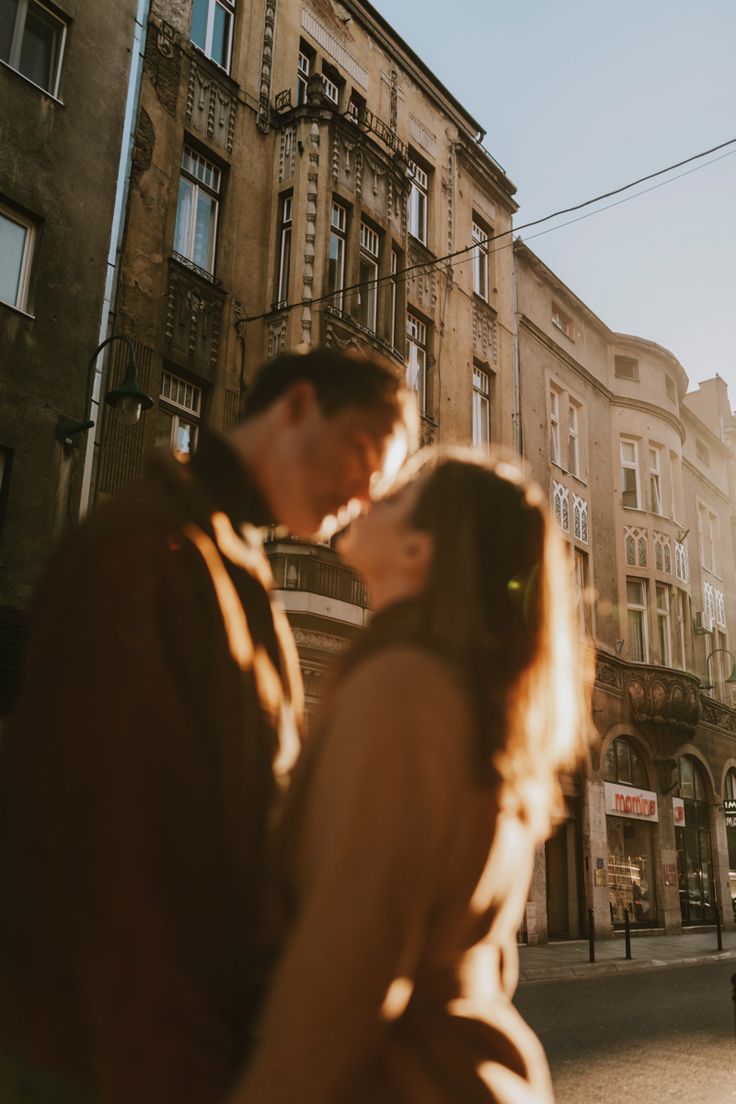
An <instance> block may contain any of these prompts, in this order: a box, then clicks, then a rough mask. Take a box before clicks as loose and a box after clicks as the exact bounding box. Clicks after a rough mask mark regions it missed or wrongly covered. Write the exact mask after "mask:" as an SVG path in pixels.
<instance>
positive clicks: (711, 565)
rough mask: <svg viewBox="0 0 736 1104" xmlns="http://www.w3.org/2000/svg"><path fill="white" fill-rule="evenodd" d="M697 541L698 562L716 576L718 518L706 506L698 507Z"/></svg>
mask: <svg viewBox="0 0 736 1104" xmlns="http://www.w3.org/2000/svg"><path fill="white" fill-rule="evenodd" d="M698 540H699V541H700V562H701V564H702V565H703V567H704V568H706V569H707V570H708V571H710V572H712V574H713V575H716V574H717V573H718V572H717V570H716V560H717V557H716V545H717V543H718V518H717V516H716V515H715V514H714V513H711V511H710V510H709V509H708V507H707V506H703V505H698Z"/></svg>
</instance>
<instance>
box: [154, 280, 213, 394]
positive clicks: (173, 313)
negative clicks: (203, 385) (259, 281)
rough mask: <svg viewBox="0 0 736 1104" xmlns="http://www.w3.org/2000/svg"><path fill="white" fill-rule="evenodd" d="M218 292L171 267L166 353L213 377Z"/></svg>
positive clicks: (208, 376) (200, 372) (201, 373)
mask: <svg viewBox="0 0 736 1104" xmlns="http://www.w3.org/2000/svg"><path fill="white" fill-rule="evenodd" d="M223 298H224V295H223V293H222V292H221V291H219V290H217V289H215V288H210V287H207V286H206V284H205V283H204V281H199V280H197V278H196V276H194V275H193V274H192V275H191V276H190V275H189V274H188V273H187V272H186V271H184V270H182V271H179V269H178V266H176V267H174V264H173V263H172V267H171V270H170V273H169V294H168V301H167V308H166V330H165V334H166V344H167V346H168V349H167V352H168V354H169V355H170V356H173V357H174V358H175V359H177V360H179V361H182V360H183V361H185V362H191V366H192V367H193V368H194V369H195V370H196V371H197V373H198V374H199V375H202V376H204V377H205V378H207V379H213V378H214V375H215V371H216V368H217V354H218V350H219V341H220V325H221V320H222V304H223Z"/></svg>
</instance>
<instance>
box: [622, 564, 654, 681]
mask: <svg viewBox="0 0 736 1104" xmlns="http://www.w3.org/2000/svg"><path fill="white" fill-rule="evenodd" d="M631 583H633V584H636V585H637V586H640V587H641V594H642V595H643V600H642V601H641V602H632V601H631V600H630V598H629V584H631ZM647 584H648V580H647V579H642V578H641V577H639V576H632V575H627V576H626V612H627V618H626V624H627V633H628V638H629V640H628V643H629V648H628V652H629V659H630V660H632V661H633V662H634V663H648V662H649V625H648V613H649V605H648V599H649V593H648V585H647ZM632 614H635V615H639V618H640V623H641V637H642V639H641V644H642V649H641V650H642V653H643V654H642V655H641V656H635V655H634V654H633V649H632V640H631V615H632Z"/></svg>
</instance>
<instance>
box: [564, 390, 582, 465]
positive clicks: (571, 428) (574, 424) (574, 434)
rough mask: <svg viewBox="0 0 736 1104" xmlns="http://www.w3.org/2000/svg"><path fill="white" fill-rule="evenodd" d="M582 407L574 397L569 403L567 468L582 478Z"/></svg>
mask: <svg viewBox="0 0 736 1104" xmlns="http://www.w3.org/2000/svg"><path fill="white" fill-rule="evenodd" d="M579 415H580V407H579V406H578V404H577V403H576V402H573V400H572V399H570V400H569V402H568V404H567V470H568V471H569V472H570V474H571V475H574V476H575V477H576V478H577V479H580V417H579Z"/></svg>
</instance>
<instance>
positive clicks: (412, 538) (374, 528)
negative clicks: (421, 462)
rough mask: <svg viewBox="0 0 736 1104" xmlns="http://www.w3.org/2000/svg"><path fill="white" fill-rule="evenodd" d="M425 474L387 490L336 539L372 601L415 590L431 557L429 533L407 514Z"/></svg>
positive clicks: (407, 593)
mask: <svg viewBox="0 0 736 1104" xmlns="http://www.w3.org/2000/svg"><path fill="white" fill-rule="evenodd" d="M425 478H426V475H422V474H420V475H419V476H418V477H416V478H415V479H412V480H411V481H410V482H408V483H404V484H402V485H400V486H398V487H397V488H396V489H395V490H393V491H389V493H388V494H386V495H384V496H383V497H382V498H380V499H378V501H376V502H374V503H372V505H371V506H369V507H368V509H367V510H366V511H365V513H363V514H361V515H360V516H359V517H358V518H356V520H355V521H354V522H352V524H351V526H350V528H349V529H347V530H346V531H345V532H344V533H343V534H341V536H340V537H339V538H338V541H337V548H338V551H339V552H340V553H341V554H342V556H343V557H344V558H345V560H346V561H347V562H348V563H349V564H350V566H351V567H354V568H355V570H356V571H358V572H359V573H360V574H361V575H362V576H363V578H364V579H365V581H366V583H367V584H368V587H369V589H370V590H371V598H372V601H373V604H374V606H375V607H377V606H378V605H379V604H381V605H383V604H385V602H384V601H383V596H384V595H386V596H387V597H388V599H389V600H391V601H395V600H398V599H400V598H402V597H406V598H408V597H411V596H413V595H414V594H417V593H419V591H420V590H421V588H422V586H423V585H424V582H425V580H426V576H427V571H428V568H429V562H430V560H431V538H430V537H429V535H428V534H427V533H424V532H422V531H420V530H418V529H414V528H412V526H411V524H410V520H409V519H410V518H411V516H412V514H413V512H414V507H415V505H416V502H417V498H418V497H419V492H420V488H421V486H422V483H423V481H424V479H425Z"/></svg>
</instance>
